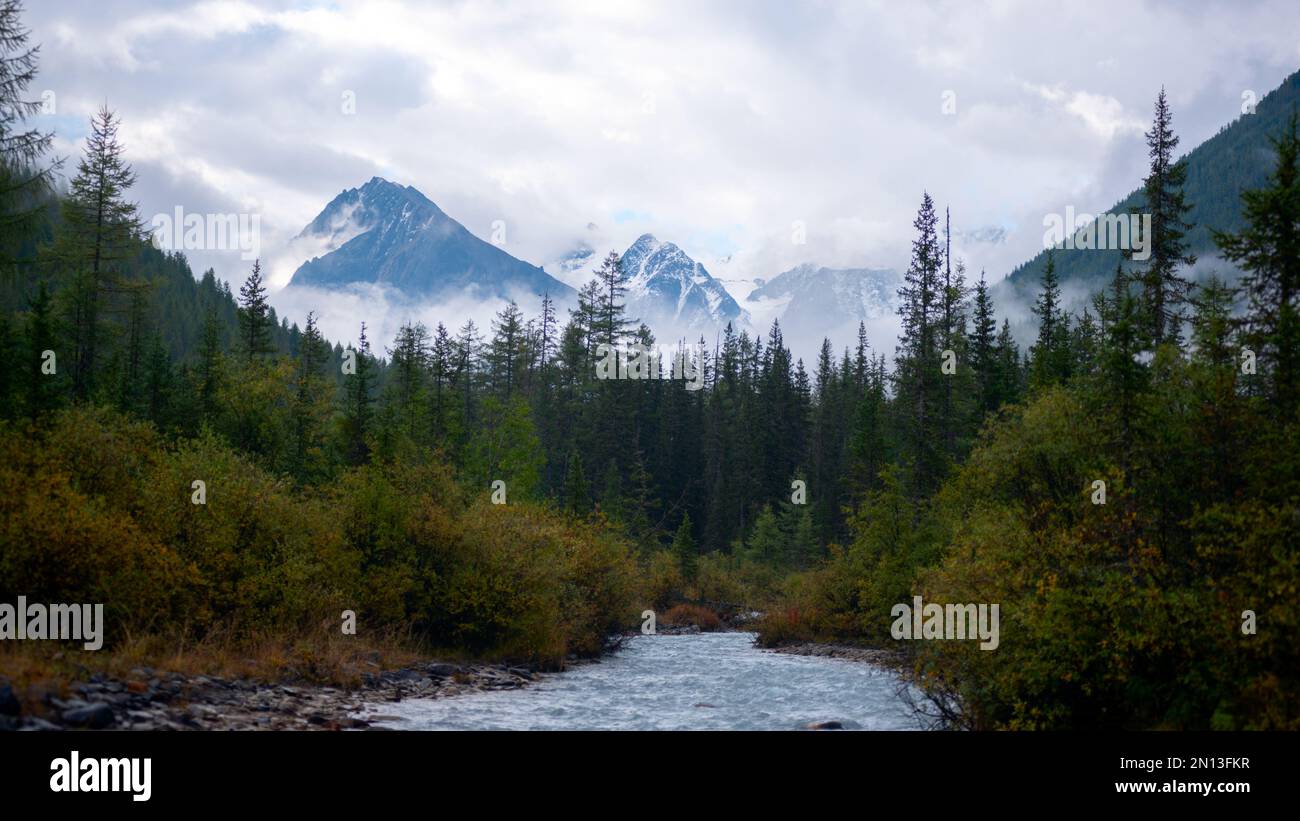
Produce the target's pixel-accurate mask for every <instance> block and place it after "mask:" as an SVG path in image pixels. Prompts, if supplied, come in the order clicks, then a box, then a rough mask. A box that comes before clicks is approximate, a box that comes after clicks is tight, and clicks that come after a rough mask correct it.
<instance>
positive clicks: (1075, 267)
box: [995, 73, 1300, 303]
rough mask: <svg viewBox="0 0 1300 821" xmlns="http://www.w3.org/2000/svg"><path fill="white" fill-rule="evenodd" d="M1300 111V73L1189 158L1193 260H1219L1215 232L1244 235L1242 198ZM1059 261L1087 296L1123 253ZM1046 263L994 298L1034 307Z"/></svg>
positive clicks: (1038, 260)
mask: <svg viewBox="0 0 1300 821" xmlns="http://www.w3.org/2000/svg"><path fill="white" fill-rule="evenodd" d="M1297 104H1300V73H1296V74H1292V75H1291V76H1290V77H1287V78H1286V80H1284V81H1283V82H1282V84H1281V85H1280V86H1278V87H1277V88H1275V89H1273V90H1272V91H1270V92H1269V93H1268V94H1266V95H1264V97H1263V99H1261V100H1259V102H1258V105H1257V106H1256V107H1255V110H1254V111H1252V112H1250V113H1243V114H1241V115H1240V116H1239V117H1237V119H1235V120H1234V121H1232V122H1231V123H1229V124H1227V125H1225V126H1223V128H1221V129H1220V130H1219V133H1217V134H1215V135H1214V136H1213V137H1211V138H1210V139H1208V140H1206V141H1205V142H1203V143H1201V144H1200V145H1198V146H1196V147H1195V148H1194V149H1192V150H1191V151H1190V152H1188V153H1187V154H1186V156H1185V157H1184V158H1183V162H1184V164H1185V165H1186V168H1187V182H1186V184H1185V185H1184V186H1183V192H1184V194H1185V196H1186V198H1187V202H1188V203H1189V204H1190V205H1191V210H1190V211H1189V212H1188V221H1189V222H1190V223H1191V228H1190V229H1189V230H1188V232H1187V249H1188V250H1189V251H1190V252H1191V253H1192V254H1194V255H1196V256H1198V257H1204V258H1209V257H1216V258H1217V257H1218V256H1219V254H1218V253H1217V250H1218V249H1217V247H1216V246H1215V244H1214V234H1213V232H1214V231H1215V230H1218V231H1240V230H1241V229H1242V227H1243V226H1244V224H1245V214H1244V212H1243V211H1242V207H1241V194H1242V193H1243V192H1245V191H1249V190H1252V189H1255V188H1261V187H1263V186H1264V185H1266V184H1267V182H1268V177H1269V174H1271V173H1272V171H1273V160H1274V158H1273V152H1272V151H1271V150H1270V148H1269V142H1268V141H1269V137H1270V136H1273V135H1275V134H1277V133H1278V132H1279V131H1280V130H1281V129H1282V128H1284V127H1285V126H1286V122H1287V118H1288V117H1290V116H1291V110H1292V109H1293V108H1294V107H1295V106H1296V105H1297ZM1144 201H1145V197H1144V194H1143V191H1142V190H1141V189H1138V190H1135V191H1133V192H1132V193H1131V194H1129V195H1128V196H1127V197H1124V198H1123V199H1121V200H1120V201H1119V202H1117V203H1115V204H1114V205H1113V206H1111V208H1110V209H1109V213H1113V214H1127V213H1131V212H1135V211H1141V210H1143V209H1144V207H1145V206H1144ZM1062 207H1064V204H1063V205H1062ZM1075 207H1076V209H1077V210H1078V211H1080V212H1082V211H1085V210H1088V209H1087V207H1086V206H1085V204H1083V203H1075ZM1054 256H1055V262H1056V272H1057V276H1058V277H1059V278H1060V280H1061V283H1062V284H1064V285H1069V286H1073V288H1074V289H1076V290H1078V291H1082V292H1085V293H1095V292H1096V291H1099V290H1101V289H1102V288H1104V287H1105V286H1106V284H1107V283H1108V282H1109V281H1110V277H1111V274H1113V273H1114V272H1115V265H1116V264H1117V263H1119V262H1120V260H1121V259H1122V258H1123V257H1122V253H1121V252H1120V251H1118V250H1083V249H1064V250H1057V251H1056V252H1055V254H1054ZM1046 263H1047V252H1046V251H1043V252H1042V253H1040V254H1038V255H1037V256H1035V257H1034V258H1033V259H1031V260H1029V261H1027V262H1025V263H1024V264H1022V265H1019V266H1017V267H1016V268H1015V270H1013V271H1012V272H1011V274H1010V275H1008V277H1007V278H1006V279H1005V280H1004V281H1002V282H999V283H998V287H997V289H996V292H995V296H996V297H997V299H998V301H999V302H1001V300H1003V299H1017V300H1019V301H1021V302H1022V303H1028V302H1032V301H1033V298H1034V294H1035V291H1036V289H1037V287H1038V282H1039V279H1040V278H1041V277H1042V274H1043V268H1044V266H1045V265H1046ZM1215 268H1219V269H1221V270H1219V271H1218V274H1219V275H1220V277H1222V278H1232V277H1231V276H1230V275H1231V274H1232V273H1233V270H1232V266H1231V265H1230V264H1219V265H1217V266H1210V268H1209V269H1207V271H1206V272H1205V273H1207V274H1208V273H1213V272H1214V269H1215Z"/></svg>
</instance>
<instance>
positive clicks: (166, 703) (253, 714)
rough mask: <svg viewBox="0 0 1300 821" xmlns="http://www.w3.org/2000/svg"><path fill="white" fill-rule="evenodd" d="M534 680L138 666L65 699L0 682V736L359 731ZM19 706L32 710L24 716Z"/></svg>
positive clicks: (496, 674)
mask: <svg viewBox="0 0 1300 821" xmlns="http://www.w3.org/2000/svg"><path fill="white" fill-rule="evenodd" d="M540 675H541V674H540V673H538V672H536V671H535V670H532V669H530V668H527V667H521V666H517V665H504V664H449V663H445V662H431V663H429V664H426V665H423V666H420V667H408V668H403V669H401V670H391V671H386V672H381V673H367V674H365V676H364V677H363V679H364V681H363V684H362V686H361V687H359V688H356V689H353V690H343V689H340V688H337V687H322V686H317V685H300V686H299V685H294V686H290V685H285V684H265V683H259V682H254V681H248V680H244V679H223V678H218V677H215V676H189V675H184V674H181V673H166V672H161V671H155V670H153V669H151V668H148V667H139V668H136V669H134V670H132V671H131V676H130V677H129V678H115V677H110V676H105V675H103V674H95V675H93V676H91V677H90V679H89V680H87V681H84V682H78V683H76V684H73V685H72V686H71V687H70V688H69V689H70V690H71V691H72V692H74V693H76V696H75V697H73V698H67V699H63V698H59V697H58V696H57V695H56V694H54V693H52V692H44V691H42V692H28V693H27V694H26V698H25V699H22V698H19V696H18V694H17V693H15V691H14V689H13V687H12V686H11V685H10V684H8V683H6V682H0V730H63V729H92V730H100V729H113V730H360V729H369V728H372V723H373V722H375V721H378V720H382V719H383V718H384V717H383V716H378V715H372V716H370V720H369V721H368V720H366V719H362V718H357V717H356V714H357V713H359V712H361V711H362V710H363V709H365V708H366V705H372V706H373V705H375V704H377V703H383V702H395V701H401V700H403V699H407V698H442V697H445V696H454V695H460V694H462V693H469V692H475V691H482V690H504V689H515V688H519V687H525V686H527V685H528V684H530V683H532V682H533V681H535V680H537V679H538V678H539V677H540ZM24 701H26V702H27V703H28V704H33V703H34V705H35V709H28V710H24V709H23V702H24ZM374 729H382V728H379V727H375V728H374Z"/></svg>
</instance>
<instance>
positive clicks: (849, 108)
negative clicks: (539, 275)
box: [27, 0, 1300, 321]
mask: <svg viewBox="0 0 1300 821" xmlns="http://www.w3.org/2000/svg"><path fill="white" fill-rule="evenodd" d="M30 6H31V8H29V10H28V12H27V22H28V24H29V25H30V26H31V27H32V28H33V30H34V39H35V40H36V41H37V42H41V43H42V44H43V49H42V53H41V61H42V62H41V76H40V78H39V79H38V86H40V87H41V88H51V89H54V90H56V91H57V92H58V94H59V105H60V115H61V116H60V117H59V118H58V119H57V125H56V126H55V127H56V128H58V129H59V131H60V134H61V136H62V137H64V138H65V139H76V138H79V137H80V136H81V133H80V132H77V131H72V130H69V129H70V128H71V126H68V125H67V124H68V123H75V122H77V121H78V120H79V119H80V118H84V116H85V115H88V114H89V112H90V111H91V110H93V108H94V107H96V106H98V105H99V104H100V103H102V102H103V101H105V100H107V101H108V102H109V103H110V105H112V106H113V107H115V108H116V109H117V110H118V111H119V113H120V114H121V115H122V117H123V121H124V125H123V139H124V141H125V142H126V144H127V150H128V157H129V159H130V160H131V161H132V162H134V163H135V164H136V166H137V170H138V171H139V172H140V183H139V185H138V186H137V189H136V192H135V195H136V197H137V199H138V200H139V201H140V204H141V209H142V211H144V212H145V213H146V214H152V213H157V212H170V211H171V210H172V209H173V208H174V206H175V205H177V204H180V205H183V206H184V207H185V209H186V210H187V211H198V212H230V211H236V210H244V211H256V212H257V213H259V214H260V215H261V224H262V231H263V242H262V244H263V247H264V248H267V249H268V256H269V257H271V258H273V259H274V260H275V266H274V268H275V273H276V281H278V282H283V281H284V279H285V278H287V273H285V270H287V269H289V268H290V266H291V265H292V258H293V257H294V255H295V253H297V252H291V251H290V250H288V243H289V240H290V239H291V238H292V237H293V236H294V235H296V234H297V233H298V231H299V230H300V229H301V228H302V226H303V225H304V224H306V223H307V222H308V221H309V220H311V219H312V218H313V217H314V216H315V215H316V213H317V212H318V211H319V210H320V209H321V208H322V207H323V206H324V205H325V203H327V202H328V201H329V200H330V199H331V198H332V197H333V196H334V195H335V194H337V193H338V192H339V191H340V190H342V189H344V188H348V187H352V186H356V185H360V184H362V183H363V182H364V181H365V180H367V179H369V177H370V176H372V175H375V174H379V175H382V176H385V177H387V178H389V179H392V180H394V181H397V182H401V183H405V184H411V185H414V186H415V187H417V188H419V189H420V190H421V191H423V192H424V193H425V194H426V195H427V196H429V197H430V198H431V199H432V200H434V201H435V202H436V203H438V204H439V205H440V206H441V207H442V208H443V209H444V210H445V211H446V212H447V213H448V214H450V215H451V216H452V217H454V218H456V219H458V220H459V221H461V222H462V223H464V224H465V225H466V226H467V227H468V228H469V229H470V230H471V231H473V232H474V233H476V234H478V235H479V236H486V235H487V234H488V233H489V232H490V226H491V224H492V222H493V221H494V220H498V219H500V220H504V221H505V223H506V225H507V226H508V233H509V244H508V246H507V250H508V251H510V252H511V253H513V254H515V255H516V256H519V257H521V258H523V259H526V260H528V261H530V262H534V263H538V264H541V263H546V262H549V261H551V260H554V259H556V258H558V257H559V256H560V255H561V254H562V253H563V252H565V251H566V250H568V249H569V247H570V246H571V245H572V244H573V243H575V242H576V241H578V240H580V239H582V237H583V234H584V226H585V225H587V223H588V222H595V223H597V224H599V225H601V226H602V237H601V239H602V242H607V243H608V246H607V247H601V248H597V251H598V252H602V253H603V252H604V251H606V250H608V249H609V248H618V249H620V250H621V249H622V248H624V247H626V246H627V245H628V244H629V243H630V242H631V241H632V240H633V239H635V237H636V236H637V235H639V234H640V233H642V232H644V231H651V232H653V233H655V234H656V235H657V236H659V237H660V238H661V239H664V240H670V241H674V242H677V243H678V244H679V245H681V246H682V247H683V248H684V249H685V250H686V251H687V252H688V253H690V254H692V255H693V256H695V257H697V258H698V259H700V260H701V261H702V262H704V263H705V264H706V265H708V264H709V263H710V261H711V260H712V258H713V257H714V256H715V255H719V254H725V253H731V252H733V251H734V252H736V253H735V255H734V260H733V262H732V263H730V264H728V266H727V270H728V273H729V274H734V275H735V276H736V277H748V278H753V277H767V278H770V277H772V276H774V275H776V274H777V273H779V272H780V271H782V270H785V269H786V268H789V267H791V266H792V265H794V264H797V263H800V262H816V263H818V264H823V265H832V266H872V267H885V266H892V267H900V268H901V267H903V266H904V265H905V264H906V261H907V254H908V250H909V243H910V240H911V221H912V218H913V216H914V214H915V211H916V207H917V205H918V203H919V201H920V197H921V192H922V191H923V190H928V191H929V192H930V193H931V194H932V195H933V196H934V197H935V198H936V200H937V201H938V203H939V204H940V205H941V206H943V205H951V207H952V211H953V219H954V226H955V227H958V228H963V229H972V228H975V227H977V226H978V227H1001V228H1004V229H1007V234H1006V238H1005V241H1004V242H1000V243H983V244H975V243H973V244H972V245H971V247H970V248H969V249H967V253H968V257H967V263H968V265H969V266H970V268H971V269H972V270H973V271H978V270H979V269H980V268H981V267H984V268H987V269H988V272H989V278H990V279H992V280H996V279H997V278H999V277H1001V276H1002V275H1004V274H1005V273H1006V272H1007V271H1009V270H1010V268H1011V267H1012V266H1014V265H1015V264H1016V263H1018V262H1020V261H1022V260H1023V259H1025V258H1027V257H1028V256H1030V255H1031V254H1032V253H1033V252H1034V251H1036V250H1037V248H1038V246H1039V244H1040V240H1041V227H1040V226H1041V219H1042V214H1043V213H1045V212H1051V211H1058V210H1060V208H1061V207H1062V204H1063V203H1073V204H1074V205H1075V206H1076V207H1077V208H1079V209H1081V210H1091V211H1101V210H1103V209H1105V208H1107V207H1109V206H1110V205H1111V204H1112V203H1113V202H1114V201H1115V200H1117V199H1118V198H1119V197H1120V196H1122V195H1123V194H1125V193H1127V191H1128V190H1130V189H1131V188H1133V187H1134V186H1135V185H1136V184H1137V181H1138V179H1139V177H1140V172H1141V168H1142V163H1143V161H1144V152H1143V150H1142V146H1141V137H1140V134H1141V130H1142V128H1143V127H1144V125H1145V122H1146V120H1148V119H1149V117H1150V110H1151V102H1152V100H1153V99H1154V97H1155V94H1156V92H1157V91H1158V90H1159V88H1160V86H1161V85H1165V86H1166V87H1168V89H1169V93H1170V98H1171V102H1172V104H1173V107H1174V118H1175V119H1174V125H1175V128H1176V129H1177V130H1178V133H1179V134H1180V135H1182V136H1183V147H1184V148H1187V149H1190V148H1191V147H1193V146H1194V145H1195V144H1196V143H1197V142H1200V141H1201V140H1203V139H1205V138H1206V137H1208V136H1211V135H1212V134H1213V133H1215V131H1217V129H1218V128H1219V127H1220V126H1221V125H1222V124H1223V123H1225V122H1227V121H1229V120H1230V119H1232V118H1233V117H1234V116H1236V114H1237V111H1238V108H1239V106H1240V99H1241V98H1240V94H1241V90H1242V89H1245V88H1251V89H1257V90H1259V91H1260V92H1261V94H1262V93H1263V92H1264V91H1266V90H1268V89H1270V88H1272V87H1274V86H1276V85H1277V84H1278V82H1280V81H1281V79H1282V78H1283V77H1284V76H1286V75H1287V74H1288V73H1290V72H1291V71H1293V70H1295V68H1296V64H1297V63H1298V62H1300V46H1297V43H1296V41H1295V38H1294V31H1295V25H1294V22H1295V21H1296V18H1297V12H1296V10H1295V9H1294V6H1293V4H1291V3H1288V2H1284V0H1275V2H1267V3H1259V4H1251V5H1250V6H1246V7H1242V6H1240V5H1239V4H1232V3H1226V2H1207V3H1202V4H1198V5H1197V7H1196V9H1195V10H1194V11H1189V10H1184V9H1183V8H1182V7H1180V6H1179V5H1177V4H1170V3H1158V2H1155V3H1125V4H1122V5H1119V4H1116V5H1114V6H1112V7H1109V10H1108V11H1106V12H1105V13H1102V12H1101V10H1099V9H1098V8H1097V7H1095V6H1080V5H1078V4H1074V3H1068V2H1060V3H1048V4H1046V5H1042V4H1034V5H1025V4H1018V3H1009V2H996V3H987V4H975V3H937V4H905V5H904V4H885V3H876V2H871V3H863V2H858V0H845V2H824V3H815V4H812V3H799V4H789V3H778V2H752V0H746V1H745V2H740V1H739V0H717V2H710V3H699V2H689V1H688V0H626V2H618V3H609V2H595V1H594V0H593V2H580V1H579V0H563V1H560V0H557V2H548V3H544V4H543V3H529V2H523V1H522V0H516V2H505V0H501V1H499V2H464V3H455V4H427V3H422V2H405V3H404V2H393V1H392V0H380V1H378V2H376V1H375V0H365V1H364V2H363V1H362V0H339V2H330V3H319V4H312V3H303V2H299V1H298V0H284V2H266V3H258V4H250V3H240V2H185V1H184V0H177V2H155V3H145V2H128V0H102V2H81V3H72V2H41V3H31V4H30ZM1152 31H1159V32H1160V33H1161V36H1160V38H1159V39H1153V37H1152V36H1151V32H1152ZM945 90H952V91H953V92H955V95H956V96H955V100H956V106H957V108H956V114H955V115H951V116H945V115H944V114H943V113H942V110H941V101H942V100H941V95H942V93H943V92H944V91H945ZM345 92H352V93H353V94H354V95H355V102H356V113H355V114H352V115H348V114H346V113H344V112H343V111H342V110H341V105H340V100H341V97H342V95H343V94H344V93H345ZM65 144H66V143H65ZM796 219H798V220H803V221H804V222H805V223H806V225H807V234H808V243H807V244H806V245H802V246H793V245H792V244H791V243H790V240H789V236H790V224H791V221H792V220H796ZM277 249H278V250H277ZM206 265H214V266H216V267H217V269H218V273H219V274H220V275H222V276H224V277H226V278H228V279H232V280H236V281H238V280H240V279H242V277H243V275H244V273H245V270H246V267H247V266H245V265H244V264H243V263H242V262H239V261H237V260H235V261H231V260H229V259H225V258H223V257H221V256H220V255H209V256H203V255H199V257H198V258H196V267H204V266H206ZM293 318H294V319H297V320H299V321H300V320H301V317H300V316H294V317H293Z"/></svg>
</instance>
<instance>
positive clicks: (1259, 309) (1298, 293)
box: [1214, 109, 1300, 417]
mask: <svg viewBox="0 0 1300 821" xmlns="http://www.w3.org/2000/svg"><path fill="white" fill-rule="evenodd" d="M1296 128H1297V126H1296V112H1295V111H1294V109H1293V110H1292V112H1291V118H1290V120H1289V121H1288V123H1287V127H1286V130H1285V131H1284V132H1283V133H1282V134H1281V136H1280V137H1278V138H1276V139H1274V140H1273V147H1274V150H1275V151H1276V152H1277V165H1276V167H1275V168H1274V170H1273V175H1272V177H1271V185H1270V186H1269V187H1267V188H1263V189H1259V190H1256V191H1246V192H1243V193H1242V195H1241V199H1242V204H1243V208H1244V210H1245V217H1246V227H1245V228H1244V229H1243V230H1242V231H1241V232H1239V233H1236V234H1227V233H1223V232H1216V233H1215V235H1214V239H1215V242H1216V243H1217V244H1218V246H1219V247H1220V248H1221V249H1222V250H1223V256H1224V258H1226V259H1228V260H1229V261H1231V262H1235V263H1237V264H1238V265H1240V266H1241V268H1242V270H1243V271H1244V272H1245V276H1244V277H1243V278H1242V281H1241V286H1242V289H1243V290H1244V291H1245V294H1246V299H1247V301H1248V305H1247V313H1246V342H1247V344H1248V345H1251V346H1253V349H1254V351H1255V353H1256V355H1257V356H1258V358H1259V359H1260V360H1261V364H1262V365H1263V366H1264V369H1265V373H1266V374H1267V377H1268V379H1269V385H1270V391H1269V397H1270V399H1271V401H1272V403H1273V405H1274V407H1275V408H1276V410H1277V411H1278V412H1279V413H1281V414H1283V415H1285V416H1287V417H1292V416H1293V415H1294V414H1295V412H1296V407H1297V404H1300V136H1298V135H1297V131H1296Z"/></svg>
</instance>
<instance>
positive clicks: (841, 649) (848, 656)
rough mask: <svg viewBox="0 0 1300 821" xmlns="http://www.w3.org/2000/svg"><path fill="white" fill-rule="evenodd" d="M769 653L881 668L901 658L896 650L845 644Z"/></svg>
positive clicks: (789, 647) (791, 647)
mask: <svg viewBox="0 0 1300 821" xmlns="http://www.w3.org/2000/svg"><path fill="white" fill-rule="evenodd" d="M770 652H773V653H784V654H786V655H790V656H815V657H817V658H827V659H844V660H845V661H861V662H866V663H867V664H877V665H880V666H881V667H895V666H897V665H898V663H899V662H900V660H901V659H902V657H903V656H902V654H901V653H900V652H899V651H897V650H881V649H876V648H871V647H853V646H850V645H846V644H815V643H813V642H803V643H800V644H787V645H784V646H781V647H772V648H770Z"/></svg>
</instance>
